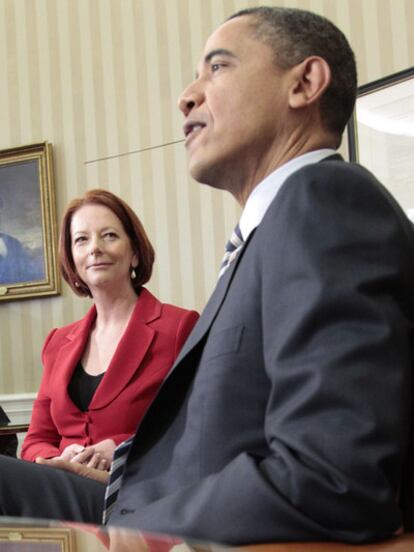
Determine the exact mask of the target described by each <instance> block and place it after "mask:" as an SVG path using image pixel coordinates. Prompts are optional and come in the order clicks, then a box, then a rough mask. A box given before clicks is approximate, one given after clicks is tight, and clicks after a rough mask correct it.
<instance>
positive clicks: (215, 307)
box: [167, 229, 256, 377]
mask: <svg viewBox="0 0 414 552" xmlns="http://www.w3.org/2000/svg"><path fill="white" fill-rule="evenodd" d="M255 231H256V230H255V229H254V230H253V231H252V232H251V233H250V235H249V237H248V239H247V240H246V243H245V244H244V246H243V247H242V248H241V250H240V252H239V254H238V255H237V257H236V258H235V259H234V261H233V262H232V263H231V264H230V266H229V268H228V269H227V270H226V272H225V273H224V274H223V276H221V278H220V279H219V280H218V282H217V285H216V287H215V289H214V291H213V293H212V295H211V297H210V299H209V301H208V303H207V305H206V306H205V308H204V310H203V312H202V314H201V316H200V318H199V319H198V322H197V324H196V325H195V326H194V328H193V331H192V332H191V334H190V335H189V337H188V339H187V341H186V342H185V343H184V346H183V348H182V349H181V352H180V354H179V355H178V357H177V359H176V361H175V362H174V365H173V367H172V368H171V370H170V372H169V373H168V376H167V377H170V375H171V374H172V372H173V371H174V370H175V368H176V367H177V366H178V365H179V364H180V362H181V361H182V360H183V358H184V357H185V356H187V355H188V353H189V352H190V351H191V350H192V349H193V348H194V347H196V345H197V344H198V343H199V342H200V341H201V340H202V339H203V337H204V336H205V335H206V333H207V332H208V330H209V329H210V327H211V325H212V323H213V322H214V319H215V317H216V315H217V314H218V312H219V310H220V307H221V305H222V304H223V301H224V299H225V298H226V295H227V292H228V289H229V287H230V284H231V281H232V280H233V277H234V274H235V273H236V270H237V267H238V265H239V263H240V261H241V259H242V257H243V255H244V253H245V251H246V249H247V247H248V245H249V243H250V240H251V238H252V237H253V234H254V233H255Z"/></svg>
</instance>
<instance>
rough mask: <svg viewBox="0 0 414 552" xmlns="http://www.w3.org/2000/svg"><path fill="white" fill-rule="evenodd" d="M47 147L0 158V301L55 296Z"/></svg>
mask: <svg viewBox="0 0 414 552" xmlns="http://www.w3.org/2000/svg"><path fill="white" fill-rule="evenodd" d="M51 155H52V152H51V145H50V144H47V143H42V144H33V145H31V146H22V147H19V148H13V149H10V150H3V151H1V152H0V300H10V299H16V298H28V297H36V296H42V295H52V294H56V293H58V292H59V288H60V286H59V279H58V275H57V266H56V231H55V205H54V186H53V173H52V157H51Z"/></svg>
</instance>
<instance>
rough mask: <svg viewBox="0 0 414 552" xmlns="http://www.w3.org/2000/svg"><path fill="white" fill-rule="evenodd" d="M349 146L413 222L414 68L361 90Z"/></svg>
mask: <svg viewBox="0 0 414 552" xmlns="http://www.w3.org/2000/svg"><path fill="white" fill-rule="evenodd" d="M348 146H349V157H350V160H351V161H355V162H358V163H361V165H364V166H365V167H366V168H367V169H369V170H370V171H371V172H372V173H374V175H375V176H376V177H377V178H378V180H379V181H380V182H382V184H384V185H385V186H386V188H388V190H389V191H390V192H391V193H392V195H393V196H394V197H395V198H396V199H397V201H398V202H399V203H400V205H401V206H402V207H403V209H404V210H405V211H406V212H407V214H408V216H410V218H412V219H413V218H414V67H411V68H409V69H406V70H404V71H400V72H399V73H395V74H393V75H389V76H387V77H384V78H382V79H379V80H377V81H374V82H371V83H368V84H365V85H364V86H361V87H360V88H358V95H357V101H356V107H355V110H354V114H353V117H352V119H351V121H350V122H349V125H348Z"/></svg>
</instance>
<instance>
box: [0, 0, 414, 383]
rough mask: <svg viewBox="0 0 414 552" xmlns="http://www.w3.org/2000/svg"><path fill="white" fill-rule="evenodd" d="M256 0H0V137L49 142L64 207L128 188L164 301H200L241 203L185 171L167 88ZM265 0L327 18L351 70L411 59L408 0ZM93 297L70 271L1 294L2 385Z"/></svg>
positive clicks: (175, 88)
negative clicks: (17, 297)
mask: <svg viewBox="0 0 414 552" xmlns="http://www.w3.org/2000/svg"><path fill="white" fill-rule="evenodd" d="M260 3H261V2H255V1H247V0H0V83H1V86H0V149H2V148H7V147H10V146H14V145H24V144H29V143H33V142H42V141H44V140H48V141H50V142H52V144H53V146H54V162H55V187H56V197H57V212H58V216H59V217H60V216H61V214H62V212H63V210H64V208H65V205H66V204H67V202H68V201H69V200H70V199H71V198H72V197H74V196H77V195H79V194H82V193H83V192H84V191H85V190H87V189H89V188H94V187H104V188H108V189H110V190H112V191H114V192H115V193H117V194H120V195H121V196H122V197H123V198H124V199H126V200H127V201H128V202H129V203H130V204H131V205H132V206H133V207H134V208H135V209H136V211H137V212H138V214H139V216H140V217H141V219H142V221H143V223H144V225H145V227H146V229H147V231H148V233H149V235H150V237H151V239H152V241H153V244H154V246H155V249H156V253H157V260H156V268H155V272H154V276H153V278H152V280H151V283H150V285H149V288H150V289H151V290H152V291H153V292H154V293H155V294H156V295H157V296H158V297H159V298H160V299H161V300H163V301H167V302H172V303H176V304H179V305H182V306H185V307H190V308H197V309H201V308H202V307H203V305H204V303H205V301H206V299H207V297H208V296H209V294H210V292H211V290H212V288H213V286H214V284H215V280H216V274H217V266H218V264H219V260H220V258H221V255H222V250H223V246H224V243H225V242H226V240H227V237H228V235H229V233H230V231H231V229H232V228H233V226H234V223H235V222H236V220H237V218H238V214H239V208H238V207H237V205H236V204H235V202H234V200H233V199H232V198H231V197H230V196H229V195H228V194H225V193H220V192H217V191H213V190H210V189H208V188H207V187H203V186H201V185H199V184H197V183H195V182H194V181H192V180H191V179H190V178H189V177H188V174H187V169H186V157H185V151H184V147H183V145H182V144H181V143H180V142H179V143H176V142H178V141H179V140H181V139H182V131H181V125H182V121H181V116H180V114H179V112H178V110H177V108H176V99H177V96H178V94H179V93H180V91H181V89H182V88H183V87H184V85H185V84H186V83H188V82H189V81H190V80H191V79H192V77H193V74H194V69H195V66H196V64H197V61H198V57H199V55H200V53H201V50H202V48H203V43H204V41H205V39H206V37H207V36H208V35H209V33H210V32H211V31H212V30H213V29H214V28H215V27H217V26H218V25H219V24H220V23H221V22H222V21H223V19H224V18H225V17H226V16H228V15H230V14H231V13H233V12H234V11H236V10H238V9H242V8H244V7H247V6H252V5H259V4H260ZM268 3H269V4H271V3H273V4H278V5H286V6H293V7H300V8H305V9H310V10H313V11H316V12H318V13H321V14H323V15H326V16H327V17H328V18H330V19H332V20H333V21H334V22H335V23H336V24H337V25H338V26H339V27H340V28H341V29H342V30H343V31H344V32H345V34H346V35H347V36H348V38H349V40H350V42H351V44H352V45H353V47H354V49H355V52H356V55H357V60H358V64H359V79H360V84H363V83H366V82H369V81H371V80H374V79H378V78H380V77H382V76H384V75H387V74H390V73H394V72H396V71H399V70H402V69H405V68H407V67H409V66H410V65H413V64H414V35H413V33H412V29H413V28H414V1H413V0H296V1H295V0H291V1H285V2H283V1H278V2H268ZM148 148H153V149H148ZM140 150H143V151H140ZM139 151H140V152H139ZM128 152H136V153H132V154H130V155H121V156H119V157H112V156H116V155H118V154H126V153H128ZM345 153H346V151H345ZM105 157H108V159H104V160H101V161H97V160H98V159H102V158H105ZM88 306H89V301H88V300H86V299H80V298H76V297H75V296H74V295H73V294H72V292H71V291H70V290H69V288H68V287H67V286H65V285H64V286H63V291H62V295H61V296H58V297H53V298H44V299H32V300H27V301H14V302H9V303H7V302H2V303H0V394H20V393H30V392H34V391H36V389H37V387H38V384H39V381H40V374H41V362H40V350H41V345H42V342H43V340H44V338H45V336H46V334H47V333H48V331H49V330H50V329H51V328H53V327H56V326H61V325H63V324H67V323H69V322H71V321H73V320H75V319H77V318H80V317H81V316H82V315H83V314H84V312H85V311H86V309H87V308H88Z"/></svg>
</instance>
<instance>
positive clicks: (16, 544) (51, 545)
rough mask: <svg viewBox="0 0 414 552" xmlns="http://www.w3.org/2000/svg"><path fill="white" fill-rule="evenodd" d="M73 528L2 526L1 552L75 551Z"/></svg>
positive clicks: (0, 530)
mask: <svg viewBox="0 0 414 552" xmlns="http://www.w3.org/2000/svg"><path fill="white" fill-rule="evenodd" d="M73 543H74V539H73V532H72V531H71V529H66V528H54V527H44V528H41V527H39V528H37V527H23V526H22V527H19V526H16V527H0V551H1V552H19V551H20V550H22V551H29V550H30V552H74V547H73Z"/></svg>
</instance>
